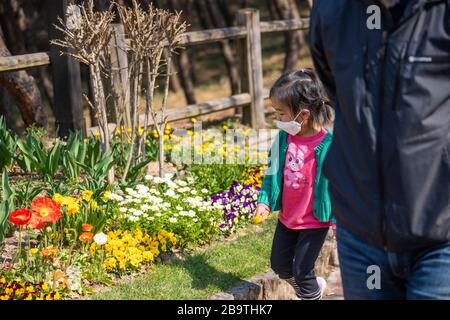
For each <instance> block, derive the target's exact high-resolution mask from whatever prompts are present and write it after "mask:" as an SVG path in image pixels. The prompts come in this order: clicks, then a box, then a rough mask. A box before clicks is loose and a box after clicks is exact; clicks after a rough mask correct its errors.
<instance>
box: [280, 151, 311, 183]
mask: <svg viewBox="0 0 450 320" xmlns="http://www.w3.org/2000/svg"><path fill="white" fill-rule="evenodd" d="M307 151H308V147H307V146H300V147H298V148H297V147H296V146H295V145H294V144H292V145H289V148H288V150H287V152H286V162H287V166H286V167H285V169H284V177H285V179H286V186H288V187H291V186H292V188H294V189H298V188H300V184H303V183H305V182H306V183H307V181H304V180H305V179H303V178H304V177H303V175H302V174H301V172H300V169H301V168H303V165H304V163H305V154H306V152H307Z"/></svg>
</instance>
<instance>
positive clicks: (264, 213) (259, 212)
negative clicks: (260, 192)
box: [253, 204, 270, 223]
mask: <svg viewBox="0 0 450 320" xmlns="http://www.w3.org/2000/svg"><path fill="white" fill-rule="evenodd" d="M269 214H270V211H269V210H267V206H265V205H264V204H258V206H257V207H256V209H255V212H254V213H253V216H255V217H257V216H261V219H262V220H261V222H262V223H264V222H265V221H266V218H267V217H268V216H269Z"/></svg>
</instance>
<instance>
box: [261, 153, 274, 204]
mask: <svg viewBox="0 0 450 320" xmlns="http://www.w3.org/2000/svg"><path fill="white" fill-rule="evenodd" d="M270 157H271V151H269V163H268V165H269V166H270V165H271V163H270ZM272 179H273V175H272V174H267V173H266V175H265V176H264V179H263V182H262V185H261V191H260V192H259V197H258V203H263V204H265V205H266V206H268V207H269V208H271V205H270V199H271V194H272V192H271V191H272ZM271 209H272V208H271Z"/></svg>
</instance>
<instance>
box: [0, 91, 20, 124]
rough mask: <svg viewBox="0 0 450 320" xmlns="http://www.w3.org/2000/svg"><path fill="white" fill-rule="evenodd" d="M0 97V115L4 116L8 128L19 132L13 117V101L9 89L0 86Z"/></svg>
mask: <svg viewBox="0 0 450 320" xmlns="http://www.w3.org/2000/svg"><path fill="white" fill-rule="evenodd" d="M0 97H1V99H0V115H3V116H4V118H5V121H6V125H7V126H8V128H10V129H12V130H13V131H15V132H16V133H19V128H18V127H17V125H16V120H15V117H14V111H13V108H11V106H12V105H13V103H14V102H13V101H12V98H11V95H10V94H9V91H8V90H6V89H5V88H1V87H0Z"/></svg>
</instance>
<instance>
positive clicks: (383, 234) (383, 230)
mask: <svg viewBox="0 0 450 320" xmlns="http://www.w3.org/2000/svg"><path fill="white" fill-rule="evenodd" d="M387 43H388V32H387V31H386V30H384V31H383V34H382V47H381V56H380V60H381V62H382V63H381V67H382V69H381V82H382V83H383V82H384V74H385V71H384V69H385V61H386V51H387V50H386V47H387ZM384 91H385V90H384V86H383V85H382V86H381V112H380V120H379V121H380V123H379V132H380V134H379V136H378V141H377V144H378V170H379V171H378V172H379V173H380V174H379V178H380V181H379V183H380V197H381V208H380V210H381V242H382V245H383V249H384V250H385V251H386V250H387V241H386V222H385V220H386V219H385V206H384V177H383V164H382V163H383V162H382V160H383V157H382V143H381V137H382V132H383V130H382V128H383V112H384V105H385V102H384Z"/></svg>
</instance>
